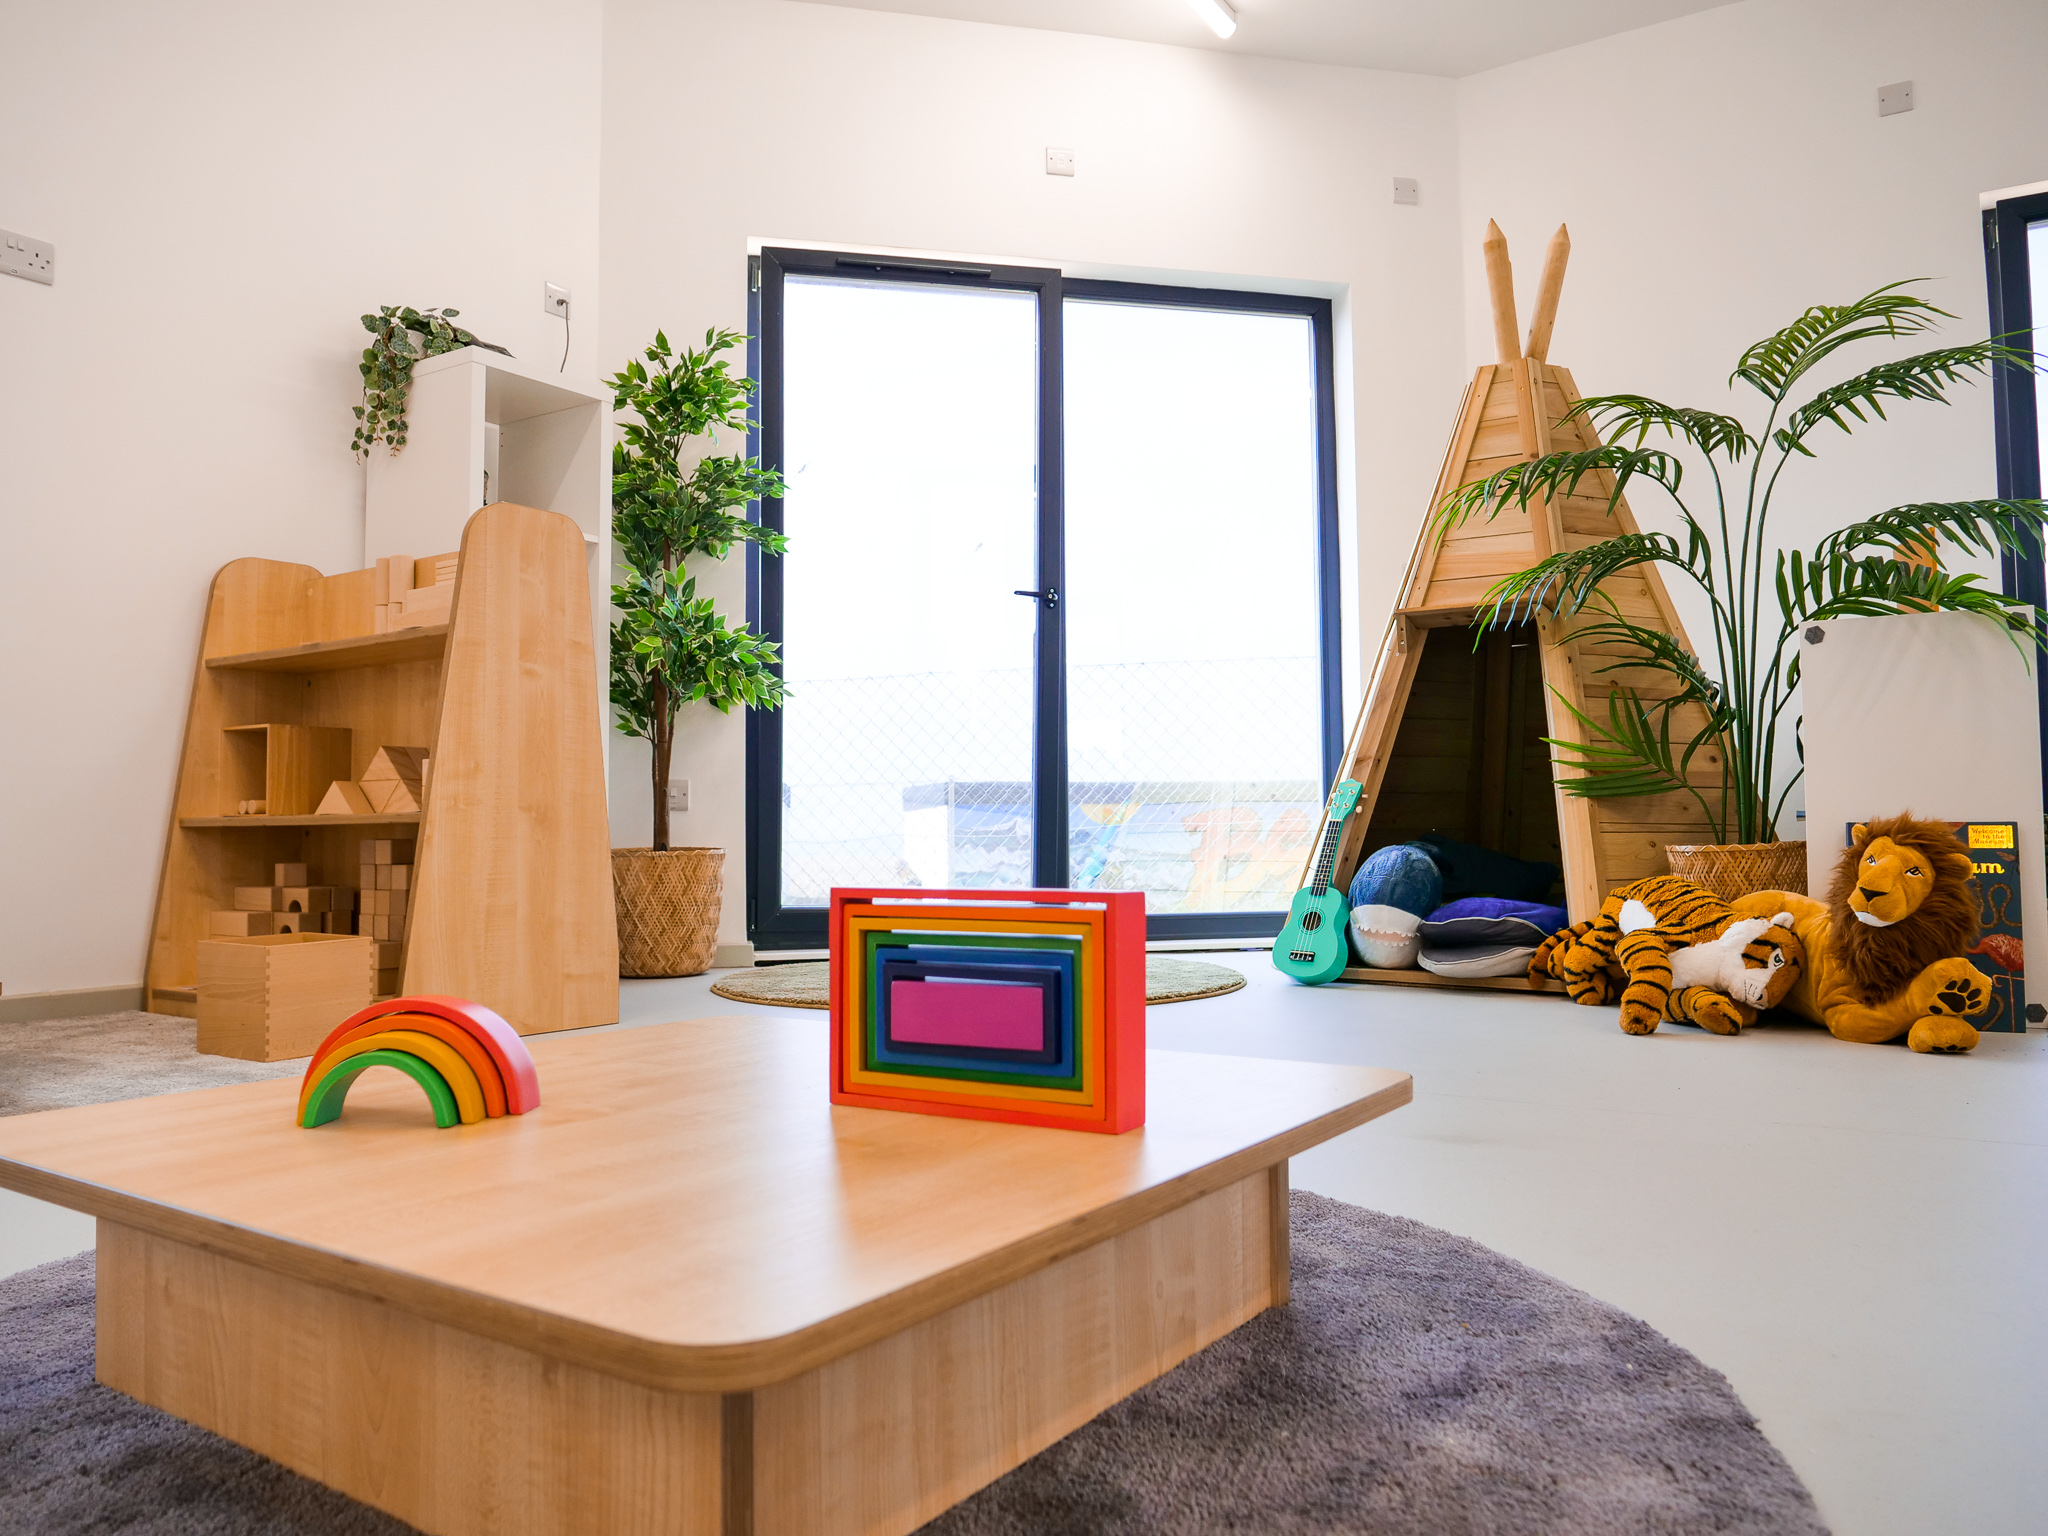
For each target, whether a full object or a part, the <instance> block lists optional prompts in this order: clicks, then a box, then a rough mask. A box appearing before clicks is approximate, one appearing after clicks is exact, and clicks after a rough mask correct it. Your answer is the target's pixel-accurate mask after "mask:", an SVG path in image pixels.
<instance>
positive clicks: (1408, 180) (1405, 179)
mask: <svg viewBox="0 0 2048 1536" xmlns="http://www.w3.org/2000/svg"><path fill="white" fill-rule="evenodd" d="M1394 201H1395V202H1397V203H1403V204H1407V205H1410V206H1413V205H1414V204H1416V203H1419V202H1421V201H1422V183H1421V182H1419V181H1417V180H1416V179H1415V178H1414V177H1413V176H1396V177H1395V178H1394Z"/></svg>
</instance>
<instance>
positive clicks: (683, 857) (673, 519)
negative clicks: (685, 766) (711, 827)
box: [606, 329, 784, 976]
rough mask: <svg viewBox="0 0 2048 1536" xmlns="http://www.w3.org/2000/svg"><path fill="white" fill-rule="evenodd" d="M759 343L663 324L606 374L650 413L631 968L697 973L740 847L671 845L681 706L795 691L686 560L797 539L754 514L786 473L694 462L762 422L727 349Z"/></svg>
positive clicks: (618, 493) (622, 457) (638, 651)
mask: <svg viewBox="0 0 2048 1536" xmlns="http://www.w3.org/2000/svg"><path fill="white" fill-rule="evenodd" d="M745 339H746V338H745V337H743V336H740V335H738V334H737V333H735V332H732V331H725V330H715V329H714V330H709V331H706V332H705V333H704V346H703V348H702V350H692V349H690V348H687V347H686V348H684V349H682V350H681V351H680V352H677V351H674V350H672V349H671V348H670V346H669V341H668V337H667V336H665V335H663V334H662V333H661V332H659V331H657V332H655V335H654V344H653V345H652V346H650V347H648V348H647V349H646V351H645V353H644V355H643V356H644V360H643V359H635V360H634V361H632V362H629V363H628V364H627V365H626V366H625V368H624V369H623V370H622V371H621V372H620V373H618V374H617V375H615V376H614V377H612V378H610V379H608V380H606V383H607V384H609V385H610V387H611V389H612V394H613V399H612V407H613V409H614V410H620V411H631V412H632V413H633V414H634V416H635V417H637V418H638V419H637V420H632V421H626V422H623V423H621V426H620V441H619V442H618V443H617V444H616V445H615V446H614V447H613V450H612V541H613V547H614V549H615V551H616V558H617V560H618V562H619V564H620V565H621V566H623V567H624V568H625V571H626V577H625V580H623V581H622V582H620V583H619V584H618V585H617V586H615V587H613V588H612V606H613V607H615V608H616V609H618V610H619V618H618V619H617V620H616V622H614V624H613V625H612V641H611V645H612V651H611V661H612V685H611V691H612V709H613V712H614V715H615V718H616V723H617V726H618V729H619V730H620V731H622V732H623V733H625V734H626V735H628V736H637V737H640V738H642V739H644V740H645V741H646V742H647V743H648V745H649V748H650V749H651V750H650V753H649V757H650V759H651V772H652V780H653V783H652V788H653V792H654V830H653V837H652V839H651V844H652V845H651V846H650V847H646V848H614V849H613V850H612V875H613V883H614V887H615V890H616V893H617V898H618V915H619V974H620V975H622V976H694V975H696V974H697V973H699V972H701V971H704V970H707V969H709V968H710V965H711V960H712V956H713V954H714V952H715V950H716V948H717V942H718V916H719V909H720V903H721V900H722V897H723V894H724V862H725V850H724V849H723V848H672V847H670V846H669V819H668V803H669V802H668V785H669V765H670V762H671V760H672V758H673V755H674V751H675V727H676V715H677V712H678V711H679V710H680V709H681V708H682V706H683V705H684V704H686V703H695V702H701V703H705V704H709V705H711V706H712V707H713V708H715V709H717V710H719V711H720V712H721V713H723V712H727V711H730V710H731V709H732V707H733V706H734V705H735V704H744V705H746V706H748V707H749V708H753V709H773V708H775V707H776V706H777V705H779V704H780V703H781V702H782V679H781V678H780V676H778V675H777V673H776V672H775V671H774V667H775V665H776V663H777V660H778V658H777V655H776V647H775V646H774V644H773V643H771V642H769V641H766V640H763V639H762V638H761V637H760V636H759V635H756V634H754V633H753V632H752V631H751V630H749V629H748V628H747V626H746V625H744V624H739V625H728V624H727V623H726V620H725V618H724V616H723V615H722V614H720V613H719V612H718V611H717V609H716V608H715V607H714V605H713V603H712V600H711V599H710V598H708V597H699V596H697V579H696V577H695V576H692V575H690V574H689V573H688V572H687V570H686V569H685V562H686V561H688V560H690V559H691V558H693V557H695V558H699V559H711V560H723V559H724V558H725V557H726V556H727V555H728V554H729V553H730V552H731V550H732V547H733V546H734V545H735V544H737V543H740V542H743V541H747V542H752V543H755V544H758V545H760V546H761V548H763V549H764V550H768V551H770V552H771V553H775V554H780V553H781V552H782V550H783V546H784V541H783V538H782V535H781V534H779V533H776V532H774V531H772V530H771V529H767V528H764V527H762V526H761V525H760V524H759V523H757V522H753V521H751V520H750V519H748V517H747V516H746V508H747V505H748V504H749V503H750V502H752V501H754V500H756V499H758V498H760V497H763V496H780V495H781V494H782V488H783V486H782V477H781V476H780V475H778V474H776V473H774V472H773V471H772V470H766V469H763V468H762V467H761V464H760V461H759V460H758V459H751V458H747V457H745V456H744V455H742V454H738V453H728V454H717V453H703V454H701V456H699V457H697V458H696V460H695V462H694V463H693V464H691V465H690V466H689V467H688V468H687V469H685V467H684V461H685V456H686V455H687V454H688V453H689V452H690V451H691V445H692V444H693V443H696V442H697V440H699V439H704V438H709V439H712V440H714V441H715V440H716V438H717V436H718V434H720V433H738V434H741V435H742V436H744V434H745V432H746V425H747V424H746V415H747V405H748V402H749V401H750V400H751V399H752V397H753V393H754V381H753V380H752V379H749V378H746V377H745V376H744V375H741V376H737V377H735V376H734V375H733V373H732V371H731V367H730V364H729V362H728V361H727V359H726V358H725V356H724V354H725V353H727V352H729V351H730V350H732V348H734V347H735V346H737V345H739V343H740V342H742V341H744V340H745Z"/></svg>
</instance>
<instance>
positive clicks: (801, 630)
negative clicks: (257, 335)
mask: <svg viewBox="0 0 2048 1536" xmlns="http://www.w3.org/2000/svg"><path fill="white" fill-rule="evenodd" d="M756 270H757V274H758V276H757V287H756V295H757V302H756V306H755V324H754V332H755V338H756V339H755V343H754V355H753V357H752V358H751V359H750V362H751V366H752V371H753V373H754V376H755V377H756V378H758V379H760V380H761V390H760V394H759V423H758V440H757V442H756V444H755V450H756V451H757V452H758V453H760V455H761V456H762V458H763V459H764V461H765V462H767V463H768V464H770V465H772V466H774V467H776V468H778V469H780V470H781V471H782V473H783V475H784V477H785V479H786V482H787V485H788V489H787V492H786V493H785V495H784V496H783V498H782V499H781V500H780V501H779V502H769V503H764V504H763V506H762V508H761V516H762V518H763V520H764V521H766V522H768V523H770V524H771V525H772V526H775V527H777V528H780V529H781V530H782V531H783V532H784V533H786V534H787V535H788V538H789V548H788V552H787V553H786V554H784V555H782V556H779V557H767V558H763V557H761V556H760V555H759V553H758V552H757V551H755V550H753V549H752V548H751V547H750V549H749V552H748V570H749V576H750V581H751V584H752V590H751V593H750V617H751V619H752V620H753V622H754V623H755V626H756V627H757V628H758V629H759V630H760V631H761V632H762V633H764V634H766V635H767V636H768V637H769V638H771V639H774V640H777V641H779V642H780V643H781V645H782V656H783V676H784V679H785V681H786V683H787V685H788V698H787V701H786V702H785V704H784V705H783V707H782V708H781V709H780V710H779V711H774V712H769V713H758V712H757V713H753V714H751V715H750V716H749V718H748V772H749V786H750V792H749V795H748V805H747V827H748V875H749V929H750V932H751V934H752V936H753V938H754V942H755V943H756V944H757V945H759V946H760V947H762V948H764V949H771V950H772V949H789V948H815V947H818V946H820V945H822V944H823V942H824V908H825V903H826V901H827V900H828V897H829V893H830V891H831V889H832V888H833V887H834V886H845V885H889V886H905V887H924V888H929V889H944V888H949V887H950V888H958V887H972V888H991V889H1015V888H1021V887H1026V886H1078V887H1082V888H1087V889H1098V890H1143V891H1144V892H1145V893H1146V895H1147V898H1148V900H1147V909H1148V912H1149V913H1150V914H1151V916H1150V918H1149V921H1148V927H1149V929H1150V931H1151V933H1152V934H1154V935H1155V936H1164V935H1190V936H1194V935H1222V934H1247V935H1259V934H1271V933H1274V932H1277V931H1278V928H1279V925H1280V921H1281V918H1282V916H1283V915H1284V912H1285V909H1286V906H1287V901H1288V898H1289V896H1290V895H1291V894H1292V889H1293V882H1294V879H1295V877H1296V875H1297V874H1298V873H1299V871H1300V869H1301V866H1302V864H1303V861H1304V859H1305V857H1306V853H1307V846H1308V842H1309V840H1310V838H1311V837H1312V836H1313V835H1314V829H1315V825H1316V820H1317V815H1318V813H1319V811H1320V809H1321V802H1322V798H1323V795H1324V793H1325V792H1326V790H1327V785H1328V780H1329V774H1330V771H1331V769H1332V766H1333V763H1334V758H1335V754H1336V752H1337V750H1338V736H1339V726H1338V721H1337V710H1338V684H1339V679H1338V675H1337V666H1336V630H1337V603H1336V561H1335V529H1336V503H1335V490H1334V486H1335V454H1334V449H1333V447H1332V441H1333V435H1334V434H1333V417H1332V411H1331V404H1330V387H1329V383H1330V352H1331V346H1330V334H1331V333H1330V324H1329V305H1328V303H1327V301H1322V300H1312V299H1301V298H1293V297H1286V296H1273V295H1259V294H1219V293H1213V292H1206V291H1194V290H1185V289H1154V288H1141V287H1136V286H1133V285H1129V284H1104V283H1075V282H1067V281H1065V280H1063V279H1062V277H1061V276H1060V274H1059V273H1057V272H1053V271H1050V270H1042V269H1030V268H1007V267H973V266H964V265H962V266H953V265H946V264H942V263H926V262H898V261H889V260H885V259H883V258H880V257H875V256H861V255H851V254H845V253H835V252H819V251H795V250H770V251H767V252H764V253H763V255H762V256H761V257H760V258H758V267H757V269H756ZM1070 464H1071V465H1072V466H1073V469H1072V473H1069V470H1068V466H1069V465H1070ZM1070 495H1071V496H1072V497H1073V498H1074V500H1073V503H1072V505H1071V506H1070V505H1069V497H1070ZM1070 578H1071V579H1070Z"/></svg>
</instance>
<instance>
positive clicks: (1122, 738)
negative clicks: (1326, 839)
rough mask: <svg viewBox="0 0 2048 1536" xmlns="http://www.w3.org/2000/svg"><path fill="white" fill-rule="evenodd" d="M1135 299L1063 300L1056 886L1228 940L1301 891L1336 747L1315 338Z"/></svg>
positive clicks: (1283, 327)
mask: <svg viewBox="0 0 2048 1536" xmlns="http://www.w3.org/2000/svg"><path fill="white" fill-rule="evenodd" d="M1142 295H1143V296H1142V297H1141V298H1134V297H1132V296H1131V295H1130V291H1129V290H1128V289H1126V288H1125V287H1124V286H1123V285H1108V286H1105V287H1103V288H1101V289H1092V288H1091V287H1090V286H1089V285H1085V284H1082V285H1075V284H1069V285H1068V288H1067V298H1066V306H1065V307H1066V334H1065V337H1064V357H1065V363H1066V399H1065V406H1066V455H1067V515H1066V526H1067V547H1066V567H1067V588H1068V600H1067V773H1068V787H1067V803H1068V826H1069V829H1070V841H1071V853H1070V866H1069V873H1068V877H1067V878H1068V881H1069V883H1070V884H1072V885H1074V886H1076V887H1079V888H1082V889H1100V890H1141V891H1143V892H1145V897H1146V900H1145V908H1146V911H1147V912H1148V913H1152V914H1175V915H1180V916H1183V917H1194V916H1196V915H1198V914H1199V915H1202V916H1205V917H1207V918H1210V919H1212V920H1213V921H1211V922H1208V923H1205V924H1204V926H1206V927H1211V928H1214V929H1219V930H1222V931H1230V930H1231V929H1232V928H1237V929H1238V930H1239V931H1242V927H1243V919H1244V918H1245V917H1246V916H1248V915H1251V914H1264V913H1277V912H1281V911H1284V910H1285V909H1286V907H1287V904H1288V901H1289V899H1290V898H1291V897H1292V896H1293V894H1294V891H1295V888H1296V886H1297V885H1298V884H1299V880H1300V875H1301V871H1302V867H1303V865H1304V863H1305V862H1306V860H1307V857H1308V849H1309V843H1310V841H1311V840H1312V839H1313V838H1314V836H1315V829H1316V825H1317V821H1318V819H1319V817H1320V815H1321V813H1322V807H1323V797H1324V793H1325V791H1326V787H1327V784H1326V779H1325V776H1324V761H1323V758H1324V751H1323V744H1324V739H1325V737H1326V735H1334V734H1335V733H1334V731H1333V730H1331V729H1330V728H1329V724H1328V723H1327V722H1326V721H1325V719H1324V705H1325V697H1324V688H1323V667H1322V664H1321V663H1322V653H1323V649H1324V646H1323V638H1324V637H1323V633H1322V624H1323V619H1324V616H1325V613H1326V612H1329V613H1331V614H1334V606H1335V605H1334V603H1325V602H1324V601H1323V598H1324V594H1323V592H1322V590H1321V574H1322V568H1323V567H1322V562H1321V561H1320V560H1319V558H1318V556H1319V549H1318V545H1319V543H1320V540H1321V535H1322V519H1321V511H1322V502H1321V478H1322V477H1321V475H1320V474H1319V467H1320V466H1319V462H1318V452H1317V449H1318V439H1319V435H1320V432H1319V428H1320V423H1319V421H1318V403H1319V396H1320V394H1321V391H1320V390H1319V389H1318V387H1317V385H1318V378H1319V374H1318V370H1317V367H1316V356H1315V352H1316V339H1317V338H1316V326H1315V324H1314V317H1313V316H1312V315H1311V314H1307V313H1303V312H1301V311H1300V310H1298V309H1281V310H1253V309H1225V308H1214V307H1209V306H1210V305H1211V304H1213V303H1215V302H1218V301H1217V300H1216V299H1214V298H1211V297H1209V296H1206V295H1201V294H1187V293H1185V292H1184V291H1176V290H1166V291H1165V293H1164V294H1163V295H1162V293H1161V292H1160V291H1159V290H1156V289H1146V290H1143V291H1142ZM1225 302H1228V301H1225ZM1236 302H1240V303H1241V302H1243V300H1242V298H1241V297H1240V298H1238V299H1237V300H1236ZM1183 931H1185V927H1183Z"/></svg>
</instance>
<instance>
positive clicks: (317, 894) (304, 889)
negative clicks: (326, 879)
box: [276, 885, 334, 912]
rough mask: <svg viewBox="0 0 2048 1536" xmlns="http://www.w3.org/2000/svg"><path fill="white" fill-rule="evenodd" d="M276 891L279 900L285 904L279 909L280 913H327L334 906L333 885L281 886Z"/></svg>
mask: <svg viewBox="0 0 2048 1536" xmlns="http://www.w3.org/2000/svg"><path fill="white" fill-rule="evenodd" d="M276 889H277V892H278V899H279V900H280V901H282V902H283V903H284V905H283V906H282V907H281V908H278V909H277V910H280V911H284V912H325V911H327V910H328V909H329V908H330V907H332V906H333V905H334V887H333V886H331V885H281V886H278V887H277V888H276Z"/></svg>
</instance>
